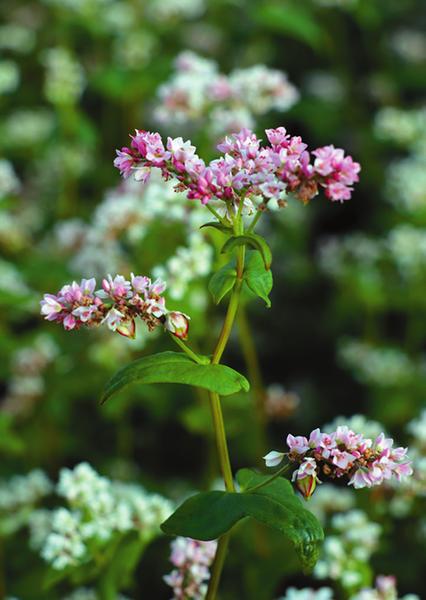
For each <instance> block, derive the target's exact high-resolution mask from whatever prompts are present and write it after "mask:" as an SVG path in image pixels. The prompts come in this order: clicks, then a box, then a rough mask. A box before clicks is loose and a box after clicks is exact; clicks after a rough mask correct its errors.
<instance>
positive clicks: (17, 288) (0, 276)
mask: <svg viewBox="0 0 426 600" xmlns="http://www.w3.org/2000/svg"><path fill="white" fill-rule="evenodd" d="M1 216H2V217H3V214H2V215H1ZM1 241H2V240H1V229H0V245H1ZM0 290H3V291H5V292H8V293H9V294H14V295H17V296H27V295H28V294H29V293H30V289H29V288H28V286H27V284H26V283H25V281H24V279H23V277H22V274H21V272H20V271H19V269H17V268H16V266H15V265H14V264H13V263H11V262H9V261H6V260H2V259H1V258H0Z"/></svg>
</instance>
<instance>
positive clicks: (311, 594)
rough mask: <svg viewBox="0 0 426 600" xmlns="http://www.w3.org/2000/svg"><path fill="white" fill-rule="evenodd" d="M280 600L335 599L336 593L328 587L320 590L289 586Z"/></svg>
mask: <svg viewBox="0 0 426 600" xmlns="http://www.w3.org/2000/svg"><path fill="white" fill-rule="evenodd" d="M278 600H334V593H333V590H332V589H331V588H328V587H323V588H319V589H318V590H313V589H312V588H304V589H301V590H298V589H296V588H293V587H291V588H288V590H287V591H286V593H285V596H281V598H278Z"/></svg>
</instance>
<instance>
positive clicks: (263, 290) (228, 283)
mask: <svg viewBox="0 0 426 600" xmlns="http://www.w3.org/2000/svg"><path fill="white" fill-rule="evenodd" d="M233 239H234V238H230V239H229V240H228V242H231V241H232V240H233ZM225 246H226V244H225ZM236 280H237V269H236V262H235V259H232V260H231V261H230V262H229V263H227V264H226V265H224V266H223V267H222V268H221V269H219V271H217V272H216V273H215V274H214V275H213V277H212V278H211V279H210V282H209V291H210V293H211V294H212V296H213V300H214V302H215V303H216V304H219V302H220V301H221V300H222V299H223V298H224V296H226V294H227V293H228V292H230V291H231V290H232V288H233V287H234V285H235V282H236ZM243 281H244V283H245V285H246V286H247V287H248V288H249V289H250V290H251V291H252V292H253V293H254V294H255V295H256V296H258V297H259V298H262V300H264V301H265V303H266V306H268V308H269V307H270V306H271V301H270V299H269V294H270V292H271V290H272V284H273V280H272V273H271V271H270V270H268V269H266V267H265V263H264V260H263V258H262V255H261V254H260V252H258V251H256V250H251V251H249V252H247V260H246V264H245V267H244V274H243Z"/></svg>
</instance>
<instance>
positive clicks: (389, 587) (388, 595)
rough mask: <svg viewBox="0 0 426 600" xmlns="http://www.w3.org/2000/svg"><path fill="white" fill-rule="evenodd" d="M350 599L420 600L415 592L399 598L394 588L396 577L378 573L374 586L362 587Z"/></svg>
mask: <svg viewBox="0 0 426 600" xmlns="http://www.w3.org/2000/svg"><path fill="white" fill-rule="evenodd" d="M350 600H420V598H419V596H417V595H416V594H407V595H405V596H402V597H401V598H400V596H399V594H398V590H397V589H396V579H395V577H392V576H391V575H387V576H385V575H379V577H377V578H376V585H375V587H374V588H363V589H362V590H361V591H360V592H359V593H358V594H355V596H351V598H350Z"/></svg>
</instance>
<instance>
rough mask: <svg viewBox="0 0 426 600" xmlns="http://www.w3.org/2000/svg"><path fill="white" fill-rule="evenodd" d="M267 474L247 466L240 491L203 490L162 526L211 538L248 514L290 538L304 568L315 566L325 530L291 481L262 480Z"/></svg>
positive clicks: (171, 532) (172, 532)
mask: <svg viewBox="0 0 426 600" xmlns="http://www.w3.org/2000/svg"><path fill="white" fill-rule="evenodd" d="M268 479H269V477H268V476H265V475H260V474H258V473H256V472H254V471H251V470H249V469H242V470H241V471H239V472H238V473H237V481H238V483H239V485H240V487H241V489H242V493H236V492H220V491H215V492H205V493H201V494H197V495H196V496H192V497H191V498H189V499H188V500H186V501H185V502H184V503H183V504H182V505H181V506H180V507H179V508H178V509H177V510H176V511H175V513H174V514H173V515H172V516H171V517H169V518H168V519H167V521H165V522H164V523H163V525H162V526H161V527H162V529H163V531H164V532H165V533H167V534H169V535H181V536H185V537H191V538H194V539H198V540H214V539H217V538H219V537H220V536H222V535H224V534H225V533H226V532H227V531H229V530H230V529H231V528H232V527H233V526H234V525H235V524H236V523H238V522H239V521H240V520H241V519H244V518H246V517H251V518H253V519H255V520H256V521H260V522H261V523H264V524H265V525H267V526H269V527H272V528H273V529H276V530H278V531H279V532H280V533H282V534H283V535H284V536H285V537H286V538H287V539H289V540H290V541H291V542H292V543H293V545H294V547H295V550H296V552H297V554H298V556H299V559H300V561H301V563H302V565H303V568H304V569H312V567H313V566H314V565H315V563H316V561H317V559H318V554H319V547H320V544H321V542H322V540H323V539H324V533H323V531H322V528H321V525H320V524H319V522H318V520H317V519H316V517H315V516H314V515H313V514H312V513H311V512H309V511H308V510H306V509H305V508H304V507H303V505H302V502H301V501H300V499H299V498H298V497H297V496H296V495H295V493H294V491H293V488H292V486H291V484H290V483H289V482H288V481H287V480H286V479H283V478H279V479H275V480H274V481H271V482H270V483H268V484H266V485H264V486H263V487H261V488H259V489H257V490H254V491H253V492H250V491H248V490H249V488H250V487H254V486H257V485H259V484H260V483H264V482H265V481H267V480H268Z"/></svg>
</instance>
